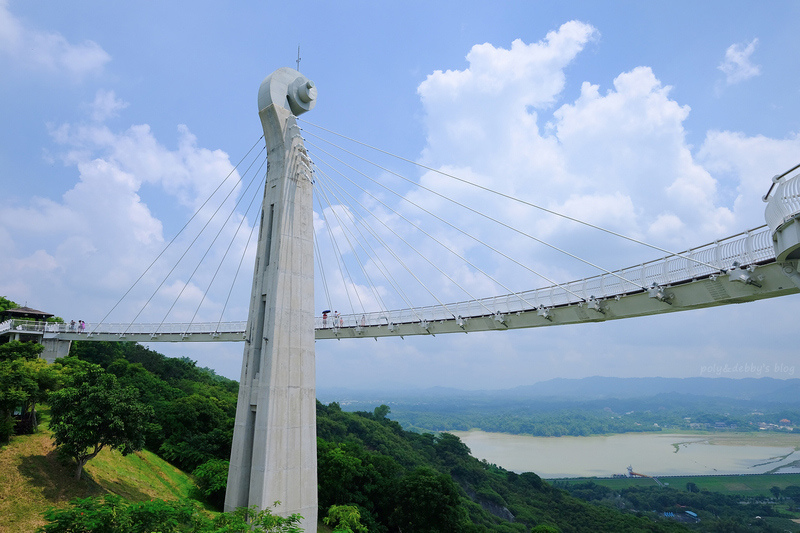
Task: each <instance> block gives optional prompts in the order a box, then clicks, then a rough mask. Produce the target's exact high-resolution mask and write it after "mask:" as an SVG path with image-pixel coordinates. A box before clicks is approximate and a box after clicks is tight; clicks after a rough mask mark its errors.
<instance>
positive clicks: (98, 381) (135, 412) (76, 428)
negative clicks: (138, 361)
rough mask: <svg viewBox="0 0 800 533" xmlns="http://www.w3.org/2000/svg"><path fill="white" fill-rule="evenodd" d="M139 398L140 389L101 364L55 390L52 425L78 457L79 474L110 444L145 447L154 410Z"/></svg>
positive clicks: (128, 448)
mask: <svg viewBox="0 0 800 533" xmlns="http://www.w3.org/2000/svg"><path fill="white" fill-rule="evenodd" d="M137 398H138V392H137V391H136V389H134V388H131V387H124V388H123V387H120V386H119V384H118V383H117V378H116V377H114V375H113V374H108V373H106V372H105V371H104V370H103V369H102V368H100V367H99V366H96V365H91V366H89V368H88V369H87V370H85V371H82V372H78V373H76V374H74V375H73V376H72V380H71V383H70V384H69V386H66V387H64V388H62V389H60V390H58V391H56V392H54V393H52V394H51V395H50V397H49V400H50V412H51V419H50V429H52V430H53V437H54V439H55V442H56V445H57V446H58V447H59V449H61V450H62V451H63V452H64V453H66V454H67V455H69V456H70V457H72V458H74V459H75V462H76V463H77V468H76V470H75V479H80V478H81V473H82V472H83V467H84V465H85V464H86V462H87V461H89V460H90V459H92V458H93V457H95V456H96V455H97V454H98V453H100V450H102V449H103V448H104V447H106V446H108V447H109V448H111V449H115V450H119V451H120V452H122V454H123V455H127V454H129V453H131V452H134V451H138V450H141V449H142V447H143V446H144V442H145V435H146V433H147V432H148V431H149V430H150V428H151V426H152V423H151V422H150V421H151V419H152V418H153V409H152V407H149V406H146V405H144V404H143V403H141V402H140V401H139V400H138V399H137Z"/></svg>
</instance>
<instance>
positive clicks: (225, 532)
mask: <svg viewBox="0 0 800 533" xmlns="http://www.w3.org/2000/svg"><path fill="white" fill-rule="evenodd" d="M45 519H46V520H47V521H48V522H49V523H48V524H46V525H44V526H43V527H42V528H41V529H39V531H40V532H41V533H84V532H90V531H91V532H92V533H119V532H123V531H124V532H125V533H152V532H156V531H157V532H159V533H189V532H191V533H250V532H252V531H255V532H257V533H302V530H301V529H300V528H299V526H298V525H297V524H298V523H299V522H300V519H301V517H300V515H292V516H289V517H286V518H284V517H280V516H275V515H273V514H272V512H271V511H270V510H269V509H265V510H263V511H258V510H257V509H256V508H255V507H252V508H250V509H247V508H244V507H243V508H240V509H237V510H236V511H235V512H233V513H222V514H220V515H219V516H218V517H217V518H215V519H214V520H213V521H212V520H211V519H210V518H208V517H207V516H206V515H205V513H203V512H202V511H201V510H200V508H199V507H198V506H197V504H196V503H195V502H191V501H180V500H179V501H164V500H150V501H145V502H139V503H131V502H126V501H125V500H124V499H122V498H121V497H120V496H116V495H113V494H108V495H106V496H104V497H102V498H100V497H98V498H85V499H76V500H74V501H73V502H71V506H70V507H68V508H66V509H58V508H52V509H50V510H49V511H47V512H45Z"/></svg>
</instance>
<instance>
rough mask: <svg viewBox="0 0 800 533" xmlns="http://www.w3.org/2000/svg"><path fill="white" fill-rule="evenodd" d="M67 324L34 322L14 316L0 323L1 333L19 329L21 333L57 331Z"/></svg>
mask: <svg viewBox="0 0 800 533" xmlns="http://www.w3.org/2000/svg"><path fill="white" fill-rule="evenodd" d="M65 325H66V324H60V323H58V322H33V321H31V320H18V319H15V318H12V319H10V320H6V321H5V322H2V323H0V333H5V332H7V331H19V332H21V333H44V332H53V333H57V332H58V331H60V329H59V328H60V327H61V326H65Z"/></svg>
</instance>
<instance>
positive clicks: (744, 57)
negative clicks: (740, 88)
mask: <svg viewBox="0 0 800 533" xmlns="http://www.w3.org/2000/svg"><path fill="white" fill-rule="evenodd" d="M757 44H758V39H753V40H752V41H750V42H749V43H747V44H746V45H745V44H742V43H735V44H732V45H730V46H729V47H728V49H727V50H725V60H724V61H723V62H722V63H720V65H719V66H718V67H717V68H718V69H719V70H721V71H722V72H723V73H724V74H725V81H726V82H727V83H728V85H734V84H736V83H739V82H742V81H745V80H749V79H750V78H752V77H754V76H758V75H759V74H761V67H759V66H758V65H754V64H753V63H752V62H751V60H750V57H751V56H752V55H753V52H755V50H756V45H757Z"/></svg>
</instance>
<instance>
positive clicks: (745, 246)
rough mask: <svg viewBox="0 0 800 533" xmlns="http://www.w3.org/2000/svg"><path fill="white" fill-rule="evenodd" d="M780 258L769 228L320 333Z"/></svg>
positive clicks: (361, 317)
mask: <svg viewBox="0 0 800 533" xmlns="http://www.w3.org/2000/svg"><path fill="white" fill-rule="evenodd" d="M774 259H775V251H774V249H773V246H772V233H771V231H770V228H769V227H767V226H761V227H759V228H755V229H753V230H750V231H746V232H743V233H739V234H737V235H733V236H731V237H727V238H725V239H722V240H720V241H717V242H713V243H709V244H706V245H703V246H698V247H696V248H692V249H690V250H687V251H685V252H682V253H679V254H675V255H670V256H667V257H663V258H661V259H656V260H654V261H650V262H647V263H644V264H641V265H638V266H634V267H629V268H624V269H621V270H617V271H615V272H614V273H613V274H601V275H598V276H594V277H590V278H585V279H580V280H576V281H571V282H569V283H565V284H563V285H560V286H559V285H553V286H549V287H542V288H540V289H534V290H530V291H524V292H520V293H514V294H505V295H501V296H493V297H490V298H481V299H476V300H471V301H466V302H457V303H452V304H445V305H434V306H428V307H418V308H413V309H399V310H394V311H380V312H371V313H364V314H354V315H341V316H340V317H333V316H328V318H327V319H326V320H325V319H323V318H322V317H316V318H315V328H317V329H320V328H335V327H359V326H378V325H388V326H389V327H390V328H391V325H392V324H403V323H410V322H422V323H424V322H426V321H427V322H434V321H439V320H451V319H453V318H454V317H455V318H456V319H458V318H459V317H461V318H471V317H478V316H487V315H492V314H495V315H497V316H498V318H500V315H503V314H506V313H516V312H520V311H530V310H532V309H536V308H538V307H545V308H551V307H560V306H564V305H569V304H575V303H579V302H582V301H589V300H590V299H592V298H594V299H605V298H613V297H615V296H621V295H624V294H628V293H633V292H641V291H643V290H646V289H647V288H649V287H652V286H653V285H658V286H665V285H674V284H677V283H685V282H687V281H692V280H694V279H698V278H703V277H707V276H710V275H713V274H719V273H721V272H723V271H726V270H728V269H730V268H732V267H733V265H734V263H739V264H740V265H745V266H746V265H752V264H755V263H761V262H768V261H770V260H774Z"/></svg>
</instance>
